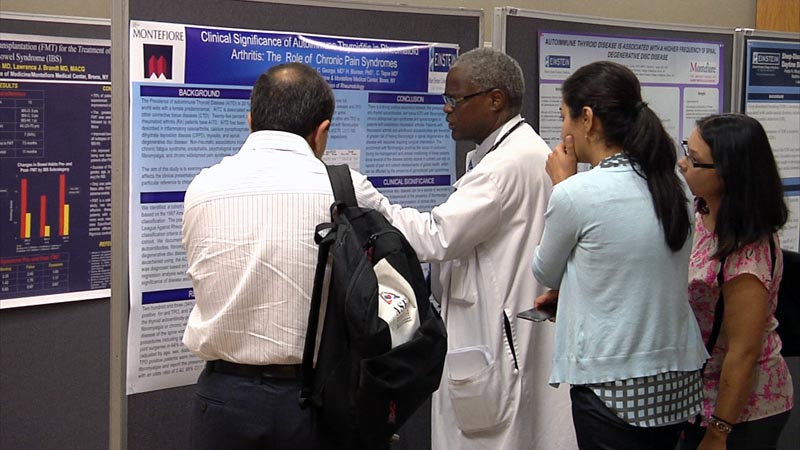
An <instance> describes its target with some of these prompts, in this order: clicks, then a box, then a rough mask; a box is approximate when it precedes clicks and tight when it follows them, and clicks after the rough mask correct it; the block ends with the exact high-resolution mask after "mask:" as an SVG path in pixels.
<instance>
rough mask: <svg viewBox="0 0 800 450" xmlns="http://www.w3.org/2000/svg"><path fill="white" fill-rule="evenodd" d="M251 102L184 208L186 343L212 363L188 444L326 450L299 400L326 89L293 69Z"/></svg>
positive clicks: (327, 110) (326, 211) (268, 76)
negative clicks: (189, 302)
mask: <svg viewBox="0 0 800 450" xmlns="http://www.w3.org/2000/svg"><path fill="white" fill-rule="evenodd" d="M250 101H251V105H250V114H249V115H248V122H249V124H250V130H251V134H250V135H249V137H248V138H247V140H246V141H245V143H244V144H243V145H242V148H241V149H240V150H239V152H238V153H236V154H235V155H232V156H229V157H226V158H224V159H223V160H222V161H221V162H220V163H219V164H217V165H215V166H213V167H210V168H208V169H204V170H203V171H202V172H201V173H200V174H199V175H197V177H196V178H195V179H194V180H193V181H192V183H191V185H190V186H189V188H188V189H187V191H186V197H185V200H184V218H183V245H184V248H185V250H186V255H187V258H188V262H189V269H188V271H187V273H188V275H189V277H190V278H191V279H192V285H193V287H194V294H195V306H194V309H193V310H192V312H191V315H190V317H189V321H188V324H187V327H186V331H185V334H184V337H183V342H184V344H185V345H186V346H187V347H188V348H189V349H190V350H191V351H192V352H193V353H194V354H195V355H197V356H198V357H200V358H202V359H204V360H207V361H208V362H207V364H206V368H205V369H204V370H203V372H202V374H201V375H200V378H199V379H198V382H197V386H196V393H195V398H194V404H193V411H192V418H191V448H192V449H194V450H212V449H214V450H217V449H224V448H235V449H238V450H247V449H259V450H262V449H265V448H275V449H281V450H293V449H294V450H307V449H325V448H329V446H330V445H331V444H330V442H331V439H330V436H329V435H327V434H326V432H324V431H322V430H321V429H320V427H319V424H318V423H317V421H316V416H315V415H314V412H313V410H312V409H311V408H307V409H301V408H300V406H299V404H298V398H299V392H300V376H301V361H302V358H303V349H304V341H305V336H306V327H307V322H308V315H309V304H310V298H311V291H312V288H313V282H314V273H315V266H316V262H317V245H316V244H315V242H314V234H315V233H314V230H315V227H316V226H317V225H318V224H320V223H323V222H329V221H330V207H331V204H332V203H333V201H334V198H333V193H332V190H331V184H330V182H329V179H328V174H327V172H326V169H325V165H324V164H323V163H322V161H321V160H320V159H319V158H321V157H322V153H323V152H324V150H325V146H326V144H327V138H328V129H329V127H330V123H331V118H332V117H333V110H334V98H333V92H332V90H331V88H330V87H329V86H328V84H327V83H326V82H325V80H324V79H323V78H322V76H320V74H319V73H317V72H316V71H315V70H314V69H312V68H311V67H309V66H306V65H303V64H297V63H292V64H283V65H279V66H275V67H273V68H271V69H270V70H268V71H267V72H265V73H264V74H262V75H261V76H260V78H259V79H258V80H257V81H256V84H255V86H254V87H253V91H252V94H251V98H250ZM351 176H352V177H353V179H354V180H355V181H356V182H357V183H358V184H359V185H361V184H363V185H367V186H369V183H368V182H367V181H366V178H365V177H363V175H360V174H358V173H356V172H351ZM355 193H356V196H357V197H359V198H360V195H359V194H360V191H359V189H356V192H355ZM359 203H360V201H359Z"/></svg>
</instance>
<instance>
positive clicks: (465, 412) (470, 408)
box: [447, 346, 509, 433]
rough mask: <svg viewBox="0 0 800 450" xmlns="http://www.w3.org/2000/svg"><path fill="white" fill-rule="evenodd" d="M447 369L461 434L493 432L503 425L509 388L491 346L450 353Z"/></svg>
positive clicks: (448, 384) (448, 382)
mask: <svg viewBox="0 0 800 450" xmlns="http://www.w3.org/2000/svg"><path fill="white" fill-rule="evenodd" d="M447 366H448V374H447V386H448V391H449V393H450V401H451V402H452V404H453V412H454V415H455V418H456V421H457V422H458V427H459V428H460V429H461V431H463V432H464V433H472V432H477V431H490V430H492V429H495V428H497V427H499V426H500V425H502V424H503V423H504V422H505V415H506V414H505V413H506V411H507V410H508V408H506V407H505V406H504V403H505V402H508V401H509V397H508V386H507V383H505V382H504V380H503V376H502V373H501V371H500V369H499V363H498V361H497V360H496V359H495V358H493V357H492V356H491V355H490V354H489V351H488V347H486V346H477V347H467V348H463V349H457V350H453V351H451V352H449V353H448V354H447Z"/></svg>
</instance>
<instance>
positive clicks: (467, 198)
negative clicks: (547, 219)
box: [367, 48, 577, 450]
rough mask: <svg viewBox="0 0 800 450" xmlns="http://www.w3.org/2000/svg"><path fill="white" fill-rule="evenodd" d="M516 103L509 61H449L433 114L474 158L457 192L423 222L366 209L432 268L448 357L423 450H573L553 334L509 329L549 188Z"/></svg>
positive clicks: (396, 210)
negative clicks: (557, 384)
mask: <svg viewBox="0 0 800 450" xmlns="http://www.w3.org/2000/svg"><path fill="white" fill-rule="evenodd" d="M523 92H524V81H523V78H522V70H521V69H520V67H519V65H518V64H517V63H516V61H514V60H513V59H512V58H511V57H509V56H507V55H505V54H503V53H501V52H498V51H495V50H491V49H486V48H481V49H475V50H472V51H470V52H467V53H465V54H464V55H462V56H460V57H459V58H458V59H457V60H456V61H455V63H454V64H453V66H452V68H451V69H450V72H449V73H448V75H447V81H446V85H445V94H444V98H445V106H444V112H445V114H446V118H447V122H448V123H449V125H450V129H451V130H452V136H453V139H456V140H470V141H473V142H475V143H476V144H477V145H478V147H477V148H476V149H475V150H473V151H472V152H470V153H469V154H468V155H467V173H466V174H465V175H464V176H462V177H461V178H460V179H459V180H458V181H456V183H455V184H454V186H455V188H456V191H455V192H454V193H453V194H452V195H451V196H450V197H449V198H448V199H447V201H446V202H445V203H443V204H442V205H439V206H437V207H436V208H434V209H433V210H432V211H431V212H430V213H422V212H419V211H417V210H415V209H412V208H403V207H401V206H399V205H392V204H390V203H389V201H388V200H387V199H385V198H382V199H377V201H369V202H367V203H368V204H375V203H378V206H377V208H376V209H378V210H379V211H381V213H383V214H384V215H385V216H386V217H387V218H389V220H390V221H391V222H392V224H393V225H395V226H396V227H397V228H399V229H400V230H401V231H402V232H403V233H404V234H405V236H406V237H407V238H408V240H409V242H410V243H411V245H412V246H413V247H414V249H415V250H416V251H417V254H418V256H419V257H420V259H421V260H424V261H429V262H434V263H440V265H439V269H440V270H439V277H438V278H439V279H438V282H439V283H441V289H442V294H441V304H442V316H443V317H444V319H445V321H446V323H447V331H448V346H449V353H448V357H447V366H446V367H445V371H444V375H443V379H442V384H441V386H440V388H439V390H438V391H437V392H436V393H435V394H434V396H433V406H432V427H431V428H432V447H433V450H472V449H476V450H477V449H481V450H501V449H504V450H526V449H531V450H533V449H537V450H539V449H546V450H550V449H553V450H555V449H565V448H566V449H571V448H577V446H576V444H575V437H574V431H573V428H572V421H571V418H570V417H571V416H570V406H569V405H570V404H569V393H568V391H567V390H566V387H565V388H564V389H554V388H551V387H550V386H548V385H547V377H548V375H549V372H550V359H551V355H552V340H553V331H554V330H553V326H552V325H551V324H549V323H541V324H534V323H531V322H528V321H524V320H520V319H517V318H516V314H517V313H518V312H520V311H523V310H526V309H529V308H531V307H532V306H533V299H534V298H535V297H536V296H537V295H538V294H540V293H542V292H543V289H542V288H541V287H540V286H539V285H538V284H537V283H536V281H535V279H534V277H533V275H532V273H531V270H530V264H531V261H532V258H533V253H534V249H535V247H536V245H537V244H538V243H539V239H540V237H541V234H542V230H543V228H544V212H545V210H546V208H547V201H548V198H549V195H550V190H551V187H552V186H551V183H550V179H549V177H548V176H547V174H546V173H545V170H544V167H545V161H546V159H547V155H548V154H549V153H550V149H549V148H548V146H547V144H546V143H545V142H544V141H543V140H542V139H541V138H540V137H539V136H538V135H537V134H536V132H535V131H534V130H533V128H532V127H531V126H530V125H528V124H527V123H526V122H525V121H524V120H523V119H522V117H521V116H520V115H519V111H520V109H521V106H522V97H523ZM371 195H374V196H379V195H380V194H378V193H377V191H373V194H371ZM373 200H376V199H375V198H373ZM435 282H436V280H434V283H435Z"/></svg>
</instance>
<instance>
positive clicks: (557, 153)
mask: <svg viewBox="0 0 800 450" xmlns="http://www.w3.org/2000/svg"><path fill="white" fill-rule="evenodd" d="M545 170H546V171H547V174H548V175H550V180H552V181H553V186H555V185H556V184H558V183H560V182H562V181H564V180H566V179H567V178H569V177H571V176H573V175H575V174H576V173H578V158H577V157H576V156H575V145H574V141H573V139H572V135H568V136H567V137H565V138H564V142H562V143H560V144H558V145H557V146H556V148H555V149H553V151H552V152H550V155H549V156H548V157H547V164H546V165H545Z"/></svg>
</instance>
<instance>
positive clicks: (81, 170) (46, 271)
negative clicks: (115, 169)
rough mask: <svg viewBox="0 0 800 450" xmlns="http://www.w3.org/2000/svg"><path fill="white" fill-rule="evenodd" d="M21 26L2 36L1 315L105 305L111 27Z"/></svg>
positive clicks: (57, 22)
mask: <svg viewBox="0 0 800 450" xmlns="http://www.w3.org/2000/svg"><path fill="white" fill-rule="evenodd" d="M18 17H24V16H19V15H13V14H5V15H4V19H3V23H4V27H3V31H2V32H0V180H1V181H0V208H2V210H3V211H6V213H4V214H3V218H2V219H0V227H1V228H2V232H0V309H6V308H14V307H20V306H31V305H41V304H49V303H60V302H71V301H77V300H87V299H97V298H108V297H109V295H110V287H111V268H110V266H111V42H110V40H109V39H108V37H109V31H108V21H100V20H91V19H77V18H70V19H64V18H61V19H59V18H52V19H49V20H51V22H48V23H50V24H52V25H53V26H51V27H45V26H42V27H39V26H36V25H33V24H41V23H42V22H40V21H38V20H37V21H32V20H14V18H18ZM36 18H37V19H39V18H43V17H36ZM45 20H48V19H46V18H45ZM67 20H69V21H67ZM101 30H102V31H101ZM87 36H89V37H87ZM94 36H102V37H101V38H98V37H94Z"/></svg>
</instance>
